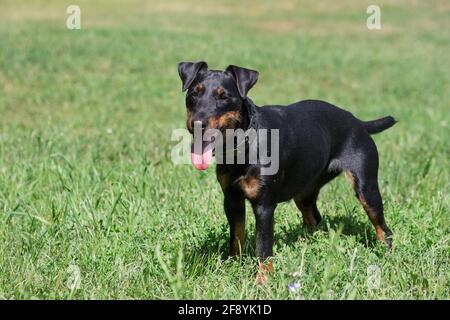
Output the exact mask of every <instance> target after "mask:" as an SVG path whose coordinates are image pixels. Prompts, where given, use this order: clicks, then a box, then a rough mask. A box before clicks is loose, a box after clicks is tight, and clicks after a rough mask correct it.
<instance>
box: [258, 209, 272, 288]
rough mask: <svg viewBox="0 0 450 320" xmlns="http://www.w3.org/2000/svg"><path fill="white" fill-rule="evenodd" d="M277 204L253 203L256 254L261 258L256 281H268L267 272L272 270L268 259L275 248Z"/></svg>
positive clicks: (261, 282) (260, 282)
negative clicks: (274, 233) (274, 230)
mask: <svg viewBox="0 0 450 320" xmlns="http://www.w3.org/2000/svg"><path fill="white" fill-rule="evenodd" d="M275 207H276V205H272V204H262V203H258V204H253V212H254V213H255V218H256V256H257V257H258V259H259V269H258V273H257V275H256V282H257V283H258V284H264V283H266V281H267V273H269V272H270V271H272V261H266V260H267V258H269V257H270V256H272V250H273V248H272V247H273V224H274V212H275Z"/></svg>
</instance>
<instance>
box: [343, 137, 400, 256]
mask: <svg viewBox="0 0 450 320" xmlns="http://www.w3.org/2000/svg"><path fill="white" fill-rule="evenodd" d="M346 173H347V175H348V176H349V177H350V179H351V180H352V183H353V188H354V189H355V192H356V197H357V198H358V200H359V202H360V203H361V205H362V206H363V208H364V210H365V211H366V213H367V215H368V217H369V219H370V221H371V222H372V224H373V225H374V227H375V230H376V233H377V238H378V239H379V240H381V241H383V242H384V243H385V244H386V245H387V246H388V248H390V247H391V245H392V239H391V237H392V232H391V230H390V229H389V228H388V226H387V225H386V221H385V220H384V213H383V201H382V199H381V195H380V191H379V188H378V152H377V149H376V146H375V143H374V142H373V140H372V139H371V138H370V137H369V139H367V140H365V143H364V144H363V156H362V157H359V158H354V159H353V161H352V163H351V165H350V167H349V169H348V171H347V172H346Z"/></svg>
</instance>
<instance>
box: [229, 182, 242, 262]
mask: <svg viewBox="0 0 450 320" xmlns="http://www.w3.org/2000/svg"><path fill="white" fill-rule="evenodd" d="M224 196H225V197H224V208H225V214H226V215H227V219H228V224H229V225H230V252H229V255H230V256H231V257H233V256H236V255H240V254H241V253H242V251H243V250H244V240H245V199H244V196H243V195H242V193H241V192H240V190H237V189H234V188H228V189H227V190H225V191H224Z"/></svg>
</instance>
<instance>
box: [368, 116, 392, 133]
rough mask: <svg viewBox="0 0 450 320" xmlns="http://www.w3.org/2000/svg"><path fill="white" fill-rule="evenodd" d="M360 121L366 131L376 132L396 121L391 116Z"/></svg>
mask: <svg viewBox="0 0 450 320" xmlns="http://www.w3.org/2000/svg"><path fill="white" fill-rule="evenodd" d="M362 123H363V125H364V127H365V128H366V130H367V132H368V133H370V134H376V133H380V132H382V131H384V130H386V129H388V128H390V127H392V126H393V125H394V124H396V123H397V121H396V120H395V119H394V118H393V117H391V116H388V117H384V118H381V119H377V120H372V121H363V122H362Z"/></svg>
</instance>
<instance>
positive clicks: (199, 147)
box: [191, 141, 213, 170]
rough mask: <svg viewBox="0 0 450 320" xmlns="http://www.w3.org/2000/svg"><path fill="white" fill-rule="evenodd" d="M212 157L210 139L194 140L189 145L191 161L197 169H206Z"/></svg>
mask: <svg viewBox="0 0 450 320" xmlns="http://www.w3.org/2000/svg"><path fill="white" fill-rule="evenodd" d="M212 157H213V142H212V141H194V143H192V146H191V161H192V164H193V165H194V167H195V168H196V169H197V170H206V169H208V166H209V165H210V164H211V161H212Z"/></svg>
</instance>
